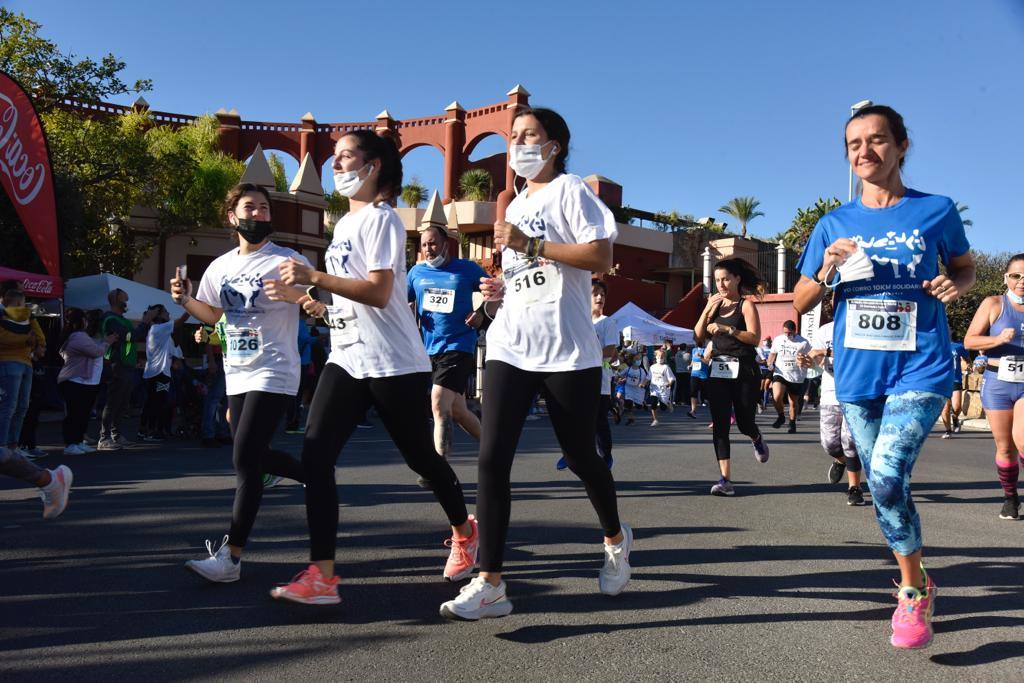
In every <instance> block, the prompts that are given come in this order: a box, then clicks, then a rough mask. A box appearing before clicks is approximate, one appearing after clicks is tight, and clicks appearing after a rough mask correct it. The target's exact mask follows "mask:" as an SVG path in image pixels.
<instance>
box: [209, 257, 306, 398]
mask: <svg viewBox="0 0 1024 683" xmlns="http://www.w3.org/2000/svg"><path fill="white" fill-rule="evenodd" d="M289 257H291V258H294V259H296V260H298V261H301V262H302V263H304V264H306V265H310V263H309V261H308V260H307V259H306V257H305V256H303V255H302V254H300V253H298V252H297V251H295V250H294V249H289V248H288V247H282V246H280V245H277V244H274V243H273V242H267V243H266V244H265V245H263V247H262V248H260V249H259V250H258V251H254V252H252V253H249V254H246V255H244V256H243V255H242V254H241V253H239V250H238V248H237V247H236V248H234V249H232V250H231V251H229V252H228V253H226V254H223V255H222V256H218V257H217V258H216V259H214V260H213V263H211V264H210V266H209V267H208V268H207V269H206V272H205V273H203V280H202V282H201V283H200V284H199V292H198V293H197V294H196V298H197V299H198V300H200V301H202V302H204V303H207V304H209V305H211V306H217V307H218V308H222V309H224V316H225V318H226V322H225V325H224V329H225V334H226V335H227V337H228V338H227V339H226V340H225V342H226V344H227V353H226V354H225V357H224V361H225V362H224V379H225V381H226V383H227V393H228V395H229V396H235V395H237V394H244V393H246V392H249V391H265V392H268V393H271V394H287V395H289V396H294V395H295V392H297V391H298V390H299V345H298V341H297V340H298V336H299V307H298V306H296V305H295V304H290V303H287V302H285V301H271V300H270V299H268V298H267V295H266V294H264V293H263V281H264V280H277V279H279V278H280V274H279V272H278V269H277V267H278V265H279V264H280V263H281V262H282V261H286V260H288V258H289Z"/></svg>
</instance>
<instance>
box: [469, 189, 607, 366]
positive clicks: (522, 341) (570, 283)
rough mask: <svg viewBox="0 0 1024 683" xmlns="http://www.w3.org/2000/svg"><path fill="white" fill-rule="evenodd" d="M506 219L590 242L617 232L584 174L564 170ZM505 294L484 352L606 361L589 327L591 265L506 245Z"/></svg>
mask: <svg viewBox="0 0 1024 683" xmlns="http://www.w3.org/2000/svg"><path fill="white" fill-rule="evenodd" d="M505 220H506V221H508V222H509V223H512V224H514V225H516V226H517V227H518V228H519V229H520V230H522V231H523V232H524V233H526V235H527V236H528V237H541V238H543V239H544V240H546V241H548V242H550V243H552V244H587V243H589V242H593V241H594V240H601V239H607V240H609V241H612V242H614V241H615V238H616V236H617V235H618V230H617V229H616V227H615V217H614V216H612V213H611V211H609V210H608V207H607V206H605V205H604V204H603V203H602V202H601V200H600V199H598V198H597V197H596V196H595V195H594V193H593V192H592V191H591V189H590V188H589V187H588V186H587V184H586V183H584V182H583V180H582V179H581V178H580V177H579V176H576V175H571V174H568V173H563V174H562V175H560V176H558V177H557V178H555V179H554V180H552V181H551V182H550V183H548V184H547V185H546V186H544V187H543V188H542V189H541V190H540V191H538V192H536V193H535V194H529V192H528V191H527V190H524V191H523V192H522V193H520V194H519V195H518V196H517V197H516V198H515V199H513V200H512V203H511V204H510V205H509V207H508V210H507V211H506V212H505ZM501 266H502V270H503V277H504V279H505V302H504V304H503V305H502V307H501V308H500V309H499V310H498V314H497V315H496V316H495V320H494V322H493V323H492V324H491V327H490V329H489V330H488V331H487V358H488V359H489V360H498V361H502V362H504V363H508V364H510V365H514V366H515V367H517V368H520V369H522V370H533V371H545V372H564V371H569V370H582V369H584V368H594V367H597V366H599V365H601V348H600V346H599V345H598V341H597V336H596V335H594V334H592V333H591V332H590V331H589V330H590V327H591V325H592V322H591V316H590V289H591V288H590V271H587V270H581V269H579V268H573V267H572V266H567V265H565V264H564V263H554V262H552V261H547V260H544V259H537V260H536V262H533V263H531V262H530V261H529V260H527V258H526V256H525V255H523V254H520V253H517V252H515V251H513V250H512V249H508V248H504V249H502V251H501Z"/></svg>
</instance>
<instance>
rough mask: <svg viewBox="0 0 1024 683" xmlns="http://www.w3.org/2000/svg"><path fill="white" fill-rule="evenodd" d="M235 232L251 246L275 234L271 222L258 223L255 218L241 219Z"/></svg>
mask: <svg viewBox="0 0 1024 683" xmlns="http://www.w3.org/2000/svg"><path fill="white" fill-rule="evenodd" d="M235 230H236V231H237V232H238V234H239V235H241V236H242V239H244V240H245V241H246V242H248V243H249V244H259V243H260V242H262V241H263V240H265V239H267V238H268V237H270V233H272V232H274V224H273V223H271V222H270V221H258V220H256V219H254V218H239V219H238V225H236V226H235Z"/></svg>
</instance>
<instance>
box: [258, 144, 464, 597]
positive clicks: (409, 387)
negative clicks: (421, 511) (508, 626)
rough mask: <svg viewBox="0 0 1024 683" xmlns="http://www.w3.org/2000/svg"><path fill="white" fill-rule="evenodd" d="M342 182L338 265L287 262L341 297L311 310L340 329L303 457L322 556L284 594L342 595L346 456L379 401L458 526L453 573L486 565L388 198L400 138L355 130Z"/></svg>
mask: <svg viewBox="0 0 1024 683" xmlns="http://www.w3.org/2000/svg"><path fill="white" fill-rule="evenodd" d="M334 154H335V156H334V164H333V166H334V183H335V187H336V189H337V190H338V192H339V193H340V194H341V195H343V196H345V197H348V198H349V207H350V210H349V213H347V214H345V215H344V216H342V217H341V219H340V220H339V221H338V223H337V225H335V227H334V239H333V240H332V242H331V245H330V247H328V249H327V254H326V256H325V261H326V265H327V268H326V272H321V271H318V270H315V269H313V268H312V267H310V266H309V265H308V264H304V263H300V262H297V261H289V262H287V263H284V264H282V265H281V267H280V272H281V280H282V282H284V283H285V284H290V285H315V286H316V287H317V288H319V289H321V290H324V291H327V292H330V293H331V305H330V306H325V305H324V304H322V303H320V302H319V301H310V302H307V303H306V304H305V306H304V309H305V310H306V312H307V313H309V314H310V315H313V316H316V317H320V318H323V319H324V321H325V322H326V323H327V326H328V327H329V328H330V331H331V352H330V355H329V357H328V359H327V365H326V366H325V367H324V370H323V372H322V373H321V375H320V379H319V381H318V382H317V387H316V392H315V393H314V395H313V401H312V403H311V404H310V406H309V418H308V422H307V424H306V434H305V441H304V442H303V445H302V464H303V467H304V468H305V472H306V520H307V522H308V524H309V538H310V561H311V564H310V565H309V566H308V568H307V569H306V570H304V571H302V572H301V573H300V574H299V575H298V576H297V577H296V578H295V579H293V580H292V582H291V583H289V584H287V585H285V586H281V587H279V588H275V589H274V590H272V591H271V595H272V596H273V597H275V598H278V599H284V600H291V601H293V602H300V603H304V604H316V605H322V604H337V603H338V602H340V600H341V598H339V597H338V577H337V576H336V575H335V574H334V563H335V562H334V560H335V552H336V548H335V540H336V538H337V534H338V489H337V485H336V483H335V465H336V463H337V460H338V456H339V455H340V454H341V450H342V449H343V448H344V446H345V444H346V443H347V442H348V440H349V438H350V437H351V436H352V432H354V431H355V429H356V426H357V425H358V424H359V421H360V420H361V419H362V417H363V415H365V414H366V410H367V408H369V407H370V406H371V405H372V406H373V407H374V408H376V410H377V413H378V414H379V415H380V418H381V421H382V422H383V423H384V427H385V429H387V431H388V434H390V435H391V438H392V440H393V441H394V442H395V446H397V447H398V450H399V452H400V453H401V454H402V457H403V458H405V462H406V463H407V464H408V465H409V467H410V468H411V469H412V470H414V471H415V472H416V473H417V474H419V475H420V476H421V477H422V478H424V479H426V480H427V481H429V482H430V484H431V490H432V491H433V492H434V495H435V496H436V497H437V499H438V501H439V502H440V503H441V507H442V508H444V511H445V514H446V516H447V517H448V521H449V523H450V524H451V527H452V538H451V539H450V541H448V542H447V543H448V544H449V545H450V546H451V554H450V555H449V558H448V563H447V564H446V566H445V568H444V572H443V576H444V578H445V579H447V580H449V581H457V580H459V579H461V578H463V577H464V576H467V575H468V574H470V573H471V572H472V571H473V568H474V566H475V564H476V547H477V531H476V522H475V521H474V519H473V518H472V516H470V515H469V514H468V513H467V511H466V502H465V499H464V498H463V495H462V485H461V484H460V483H459V480H458V478H457V477H456V476H455V472H453V471H452V468H451V466H450V465H449V464H448V462H447V461H446V460H445V459H444V458H442V457H440V456H439V455H438V453H437V451H436V450H434V440H433V435H432V434H431V428H430V423H429V422H428V419H429V416H430V387H431V378H430V359H429V358H428V357H427V352H426V349H425V348H424V347H423V341H422V340H421V339H420V334H419V331H418V330H417V329H416V321H415V319H414V317H413V313H412V311H411V310H410V309H409V305H408V302H407V285H406V268H405V245H406V236H405V227H404V226H403V225H402V221H401V219H399V218H398V215H397V214H396V213H395V211H394V209H392V208H391V205H390V204H389V203H388V202H391V201H393V200H394V198H395V195H396V194H397V192H398V191H399V189H400V188H401V186H402V160H401V157H400V156H399V153H398V148H397V147H395V143H394V141H393V140H391V138H388V137H381V136H378V135H377V134H376V133H374V132H373V131H370V130H357V131H353V132H350V133H346V134H345V135H344V136H342V137H341V139H339V140H338V143H337V145H336V146H335V150H334Z"/></svg>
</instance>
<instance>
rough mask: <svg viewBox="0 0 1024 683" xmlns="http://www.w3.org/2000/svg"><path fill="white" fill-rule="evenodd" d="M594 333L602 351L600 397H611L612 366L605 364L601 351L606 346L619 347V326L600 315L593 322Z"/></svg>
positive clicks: (610, 319)
mask: <svg viewBox="0 0 1024 683" xmlns="http://www.w3.org/2000/svg"><path fill="white" fill-rule="evenodd" d="M594 332H596V333H597V343H598V344H600V346H601V349H602V358H601V395H602V396H611V393H612V366H611V365H609V364H608V363H607V362H605V360H604V358H603V353H604V352H603V349H604V347H606V346H618V345H619V326H618V324H617V323H616V322H615V320H614V319H613V318H609V317H608V316H606V315H602V316H601V317H600V318H598V319H597V320H595V321H594Z"/></svg>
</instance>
